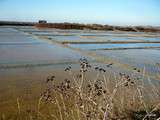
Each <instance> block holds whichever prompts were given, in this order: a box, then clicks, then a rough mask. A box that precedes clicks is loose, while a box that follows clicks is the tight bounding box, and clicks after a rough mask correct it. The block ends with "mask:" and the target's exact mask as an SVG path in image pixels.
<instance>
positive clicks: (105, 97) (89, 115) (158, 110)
mask: <svg viewBox="0 0 160 120" xmlns="http://www.w3.org/2000/svg"><path fill="white" fill-rule="evenodd" d="M79 62H80V70H79V72H78V73H74V72H73V70H72V66H68V67H66V68H65V69H64V71H65V72H66V74H68V76H69V78H65V79H64V80H62V81H59V80H58V79H57V78H56V76H55V75H52V76H49V77H47V79H46V81H45V84H46V85H45V86H46V89H45V90H44V92H42V93H41V95H40V98H39V100H38V102H37V105H36V106H37V107H36V110H35V111H34V112H32V111H27V113H26V114H24V113H22V112H21V111H22V110H20V105H19V102H18V101H17V106H18V111H19V112H18V116H23V115H25V116H27V117H26V119H30V120H160V93H159V88H158V87H157V86H156V85H154V84H153V83H152V82H151V81H150V80H149V79H148V82H147V84H146V83H145V82H144V79H145V77H144V75H141V74H140V70H139V69H137V68H134V69H133V71H134V72H136V73H137V74H135V75H128V74H126V73H123V72H120V73H117V74H118V75H115V77H114V79H113V78H112V79H111V78H110V77H108V74H107V72H108V70H107V69H105V68H103V67H98V66H94V65H90V64H89V62H88V61H87V59H85V58H82V59H80V61H79ZM113 66H114V64H113V63H109V64H107V65H106V66H105V67H106V68H108V69H112V67H113ZM91 70H92V71H94V73H95V74H94V75H93V76H95V77H94V79H91V80H89V79H86V76H87V74H89V73H90V72H91ZM21 113H22V115H21ZM18 116H17V118H18V119H21V117H18ZM22 118H23V117H22Z"/></svg>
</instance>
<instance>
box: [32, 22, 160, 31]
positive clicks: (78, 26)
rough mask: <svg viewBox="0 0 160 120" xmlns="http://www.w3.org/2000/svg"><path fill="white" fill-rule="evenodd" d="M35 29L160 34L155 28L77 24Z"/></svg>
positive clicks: (44, 25)
mask: <svg viewBox="0 0 160 120" xmlns="http://www.w3.org/2000/svg"><path fill="white" fill-rule="evenodd" d="M35 26H36V27H37V28H57V29H77V30H84V29H89V30H106V31H115V30H119V31H128V32H160V29H159V28H156V27H143V26H134V27H133V26H126V27H122V26H110V25H100V24H78V23H37V24H35Z"/></svg>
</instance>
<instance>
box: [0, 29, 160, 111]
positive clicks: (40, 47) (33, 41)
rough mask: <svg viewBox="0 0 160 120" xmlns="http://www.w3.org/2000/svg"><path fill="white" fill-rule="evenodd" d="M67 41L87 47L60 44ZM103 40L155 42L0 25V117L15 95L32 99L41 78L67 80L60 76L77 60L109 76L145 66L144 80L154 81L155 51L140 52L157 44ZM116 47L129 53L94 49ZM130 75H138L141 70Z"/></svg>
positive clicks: (158, 55)
mask: <svg viewBox="0 0 160 120" xmlns="http://www.w3.org/2000/svg"><path fill="white" fill-rule="evenodd" d="M43 37H44V38H45V39H44V38H43ZM46 38H47V39H46ZM48 38H49V39H48ZM54 41H56V42H54ZM57 41H58V43H57ZM73 41H74V42H79V43H80V42H86V41H87V42H88V43H87V44H85V43H83V44H67V45H64V44H61V42H73ZM103 41H105V42H109V41H125V42H126V41H127V42H130V41H160V37H159V35H158V34H156V33H139V32H137V33H134V32H117V31H116V32H114V31H108V32H106V31H93V30H58V29H36V28H34V27H19V26H14V27H11V26H7V27H0V93H3V94H0V113H1V111H5V110H6V111H7V110H10V108H9V107H8V105H9V104H10V105H12V104H16V103H13V102H15V101H16V99H17V97H19V96H20V97H25V98H27V97H26V96H30V98H27V100H28V99H29V100H30V101H32V100H33V99H34V98H35V97H37V96H38V95H39V94H40V92H41V91H42V88H43V87H42V86H43V84H44V82H45V79H46V77H47V76H49V75H55V76H57V80H63V79H64V78H66V77H68V74H67V75H66V74H65V72H64V68H65V67H67V66H68V65H71V66H72V68H73V72H77V71H79V64H77V63H78V60H79V58H81V57H85V58H87V59H88V60H89V61H90V62H91V63H92V64H93V63H94V64H95V66H101V67H102V68H104V69H106V70H107V72H108V73H109V75H110V74H111V75H112V73H114V74H113V75H115V74H118V73H119V72H124V73H127V74H131V75H132V74H133V68H134V67H137V69H140V70H142V69H143V68H144V67H145V70H146V73H147V75H148V76H147V78H148V77H151V80H152V81H154V80H159V79H158V77H157V75H158V74H159V73H160V67H159V64H160V49H157V48H156V49H145V48H146V47H160V43H134V44H133V43H132V44H131V43H127V44H122V43H121V44H111V43H110V44H105V43H103V44H100V43H98V42H103ZM93 42H97V43H96V44H93ZM136 47H141V48H143V49H135V48H136ZM75 48H76V49H75ZM117 48H134V49H124V50H100V49H117ZM101 59H103V60H101ZM109 63H113V66H112V67H111V68H108V67H106V65H107V64H109ZM125 65H127V66H129V67H126V66H125ZM93 69H94V67H93ZM96 73H97V72H96ZM108 73H107V76H108ZM136 74H138V75H139V74H140V75H142V72H140V73H136ZM95 75H96V74H95V71H94V72H93V71H92V72H91V73H90V75H89V76H88V78H92V79H93V78H95ZM154 76H156V77H154ZM92 79H91V80H92ZM145 80H146V78H145ZM158 85H159V84H157V86H158Z"/></svg>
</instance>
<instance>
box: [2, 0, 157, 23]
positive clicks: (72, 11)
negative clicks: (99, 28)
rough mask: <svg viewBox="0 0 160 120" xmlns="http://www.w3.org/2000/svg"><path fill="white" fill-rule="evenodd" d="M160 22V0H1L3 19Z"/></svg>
mask: <svg viewBox="0 0 160 120" xmlns="http://www.w3.org/2000/svg"><path fill="white" fill-rule="evenodd" d="M39 19H45V20H48V21H49V22H79V23H100V24H110V25H158V26H160V0H0V20H12V21H13V20H14V21H17V20H18V21H38V20H39Z"/></svg>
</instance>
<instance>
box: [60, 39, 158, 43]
mask: <svg viewBox="0 0 160 120" xmlns="http://www.w3.org/2000/svg"><path fill="white" fill-rule="evenodd" d="M61 43H62V44H132V43H133V44H135V43H160V41H109V40H108V41H83V42H82V41H62V42H61Z"/></svg>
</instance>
